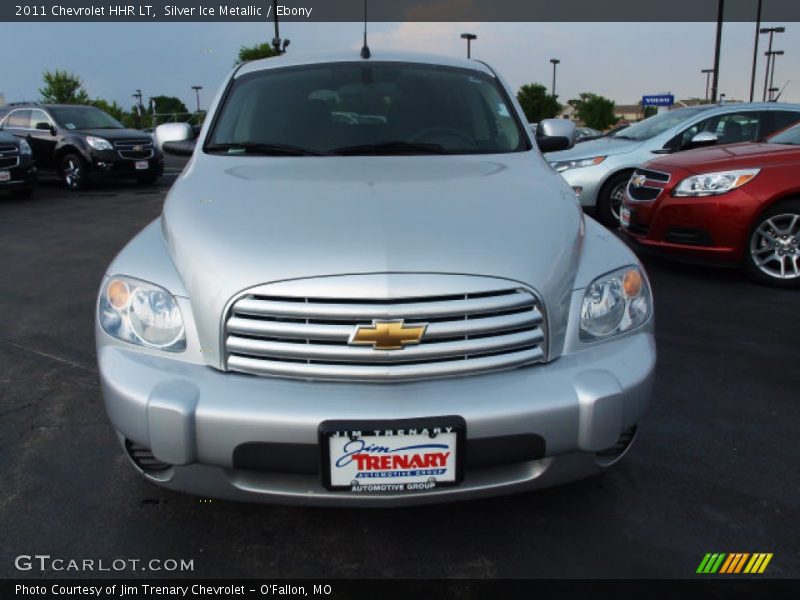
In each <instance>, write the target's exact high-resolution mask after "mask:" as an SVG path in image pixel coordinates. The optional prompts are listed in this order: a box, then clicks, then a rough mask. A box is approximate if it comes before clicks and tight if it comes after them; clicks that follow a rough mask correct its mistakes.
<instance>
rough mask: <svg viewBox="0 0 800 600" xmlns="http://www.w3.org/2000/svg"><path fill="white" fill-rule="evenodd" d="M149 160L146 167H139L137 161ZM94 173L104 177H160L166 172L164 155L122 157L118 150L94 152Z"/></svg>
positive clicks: (92, 163)
mask: <svg viewBox="0 0 800 600" xmlns="http://www.w3.org/2000/svg"><path fill="white" fill-rule="evenodd" d="M145 160H146V161H147V168H146V169H137V168H136V163H137V162H140V161H145ZM91 166H92V175H93V176H97V177H102V178H105V177H107V178H119V179H128V178H137V177H159V176H161V175H162V174H163V173H164V157H163V156H162V155H161V154H157V155H154V156H153V157H151V158H148V159H145V158H142V159H138V160H136V159H129V158H120V156H119V155H118V153H117V152H106V151H102V152H93V153H92V155H91Z"/></svg>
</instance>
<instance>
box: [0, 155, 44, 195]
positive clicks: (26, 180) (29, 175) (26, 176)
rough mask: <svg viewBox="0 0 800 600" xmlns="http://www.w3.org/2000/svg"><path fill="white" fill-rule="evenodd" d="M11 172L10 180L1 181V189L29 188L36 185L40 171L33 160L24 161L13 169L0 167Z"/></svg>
mask: <svg viewBox="0 0 800 600" xmlns="http://www.w3.org/2000/svg"><path fill="white" fill-rule="evenodd" d="M0 170H3V171H9V172H10V174H11V175H10V179H9V180H8V181H0V191H11V190H29V189H31V188H33V187H34V186H35V185H36V181H37V179H38V173H37V170H36V166H35V165H34V163H33V161H30V162H26V163H23V164H21V165H19V166H18V167H14V168H13V169H0Z"/></svg>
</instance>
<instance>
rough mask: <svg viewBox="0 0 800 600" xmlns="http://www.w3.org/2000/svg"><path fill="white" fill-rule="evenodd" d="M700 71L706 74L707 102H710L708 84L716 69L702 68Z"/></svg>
mask: <svg viewBox="0 0 800 600" xmlns="http://www.w3.org/2000/svg"><path fill="white" fill-rule="evenodd" d="M700 72H701V73H705V75H706V102H708V85H709V83H710V82H711V74H712V73H713V72H714V69H701V70H700Z"/></svg>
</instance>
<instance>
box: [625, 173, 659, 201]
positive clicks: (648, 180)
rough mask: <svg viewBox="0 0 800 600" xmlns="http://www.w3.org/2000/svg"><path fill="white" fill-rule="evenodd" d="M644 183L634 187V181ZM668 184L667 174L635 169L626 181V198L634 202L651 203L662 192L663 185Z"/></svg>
mask: <svg viewBox="0 0 800 600" xmlns="http://www.w3.org/2000/svg"><path fill="white" fill-rule="evenodd" d="M642 178H644V182H643V183H641V184H640V185H634V184H633V182H634V181H637V180H639V181H641V180H642ZM666 183H669V173H662V172H661V171H651V170H650V169H636V170H635V171H634V172H633V175H632V176H631V178H630V181H628V198H630V199H631V200H633V201H635V202H652V201H653V200H655V199H656V198H658V196H659V195H660V194H661V192H662V191H663V190H664V185H665V184H666Z"/></svg>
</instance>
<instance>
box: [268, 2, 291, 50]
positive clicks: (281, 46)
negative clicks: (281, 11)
mask: <svg viewBox="0 0 800 600" xmlns="http://www.w3.org/2000/svg"><path fill="white" fill-rule="evenodd" d="M277 3H278V2H277V0H272V15H273V20H274V22H275V37H273V38H272V49H273V50H274V51H275V55H276V56H280V55H281V54H283V53H285V52H286V47H287V46H288V45H289V44H290V42H289V40H283V42H281V32H280V28H279V25H278V7H277Z"/></svg>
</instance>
